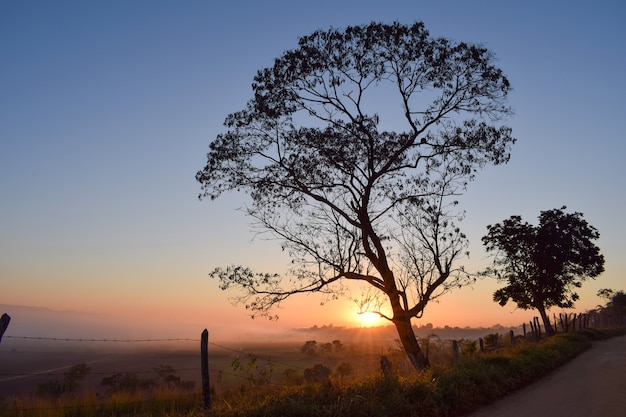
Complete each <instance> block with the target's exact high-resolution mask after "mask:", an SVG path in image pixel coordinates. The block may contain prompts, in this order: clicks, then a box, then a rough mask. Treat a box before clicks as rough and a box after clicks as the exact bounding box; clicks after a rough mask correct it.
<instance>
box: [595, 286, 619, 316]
mask: <svg viewBox="0 0 626 417" xmlns="http://www.w3.org/2000/svg"><path fill="white" fill-rule="evenodd" d="M598 296H600V297H602V298H606V300H607V303H606V306H604V307H603V308H602V311H603V312H605V313H608V314H614V315H620V316H623V315H626V293H625V292H624V291H623V290H620V291H614V290H611V289H602V290H599V291H598Z"/></svg>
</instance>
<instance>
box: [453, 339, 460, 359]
mask: <svg viewBox="0 0 626 417" xmlns="http://www.w3.org/2000/svg"><path fill="white" fill-rule="evenodd" d="M452 358H453V360H454V362H458V361H459V342H458V341H456V340H453V341H452Z"/></svg>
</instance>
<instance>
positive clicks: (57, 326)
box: [0, 304, 521, 350]
mask: <svg viewBox="0 0 626 417" xmlns="http://www.w3.org/2000/svg"><path fill="white" fill-rule="evenodd" d="M0 313H7V314H8V315H9V316H11V322H10V324H9V327H8V329H7V331H6V333H5V336H4V338H3V339H2V342H1V343H0V350H7V349H9V348H11V347H12V346H17V345H24V344H28V345H33V344H34V345H41V342H42V340H36V339H37V338H42V339H95V340H103V339H104V340H109V339H110V340H116V339H117V340H120V339H129V340H136V339H140V340H141V339H191V340H187V342H189V341H191V342H193V341H195V340H199V338H200V334H201V332H202V330H203V329H204V328H206V329H208V331H209V337H210V340H211V341H212V342H218V343H232V344H234V345H237V346H239V345H247V344H258V343H263V342H268V343H270V342H289V341H293V342H294V343H298V342H300V341H302V342H304V341H306V340H315V339H317V340H321V341H332V340H335V339H339V340H342V341H347V342H350V341H357V342H358V341H361V340H363V339H364V338H365V339H370V338H371V339H376V340H378V341H380V342H382V343H393V342H394V340H395V339H397V337H398V336H397V331H396V329H395V328H394V327H393V326H392V325H391V324H385V325H381V326H375V327H344V326H334V325H332V324H322V323H320V324H319V325H315V326H311V327H305V328H282V329H280V330H276V329H275V328H274V329H273V330H272V329H271V328H270V330H268V327H266V326H263V325H262V324H263V323H264V322H263V321H262V320H250V322H249V325H244V326H242V325H237V326H228V325H225V324H219V325H215V326H213V325H211V320H207V321H206V322H205V323H204V324H201V323H200V322H198V323H175V322H171V323H162V322H157V321H154V322H150V321H145V320H133V318H132V317H128V318H127V319H125V320H119V319H113V318H111V317H107V316H105V315H99V314H86V313H83V312H76V311H56V310H51V309H47V308H42V307H29V306H14V305H7V304H0ZM220 322H221V320H220ZM520 325H521V323H520ZM414 327H415V330H416V334H417V335H418V337H420V338H425V337H428V336H432V335H435V336H437V337H439V338H441V339H478V338H479V337H483V336H485V335H486V334H490V333H495V332H499V333H505V332H508V331H509V330H514V331H515V332H516V334H519V332H521V328H520V327H519V326H518V327H505V326H500V325H495V326H492V327H488V328H487V327H479V328H470V327H463V328H461V327H450V326H444V327H441V328H440V327H433V326H432V324H430V323H428V322H426V321H424V322H423V323H421V322H414ZM50 342H51V343H54V342H55V341H50ZM60 342H62V340H61V341H56V343H60ZM183 342H185V340H183ZM187 345H189V343H187ZM193 347H194V349H195V345H194V346H193Z"/></svg>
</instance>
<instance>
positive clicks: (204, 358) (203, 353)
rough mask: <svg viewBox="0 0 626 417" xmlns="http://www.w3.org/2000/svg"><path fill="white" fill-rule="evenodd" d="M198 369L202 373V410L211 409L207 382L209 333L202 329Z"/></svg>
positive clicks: (208, 383)
mask: <svg viewBox="0 0 626 417" xmlns="http://www.w3.org/2000/svg"><path fill="white" fill-rule="evenodd" d="M200 365H201V366H200V367H201V372H202V401H203V403H204V408H205V409H207V410H208V409H209V408H211V387H210V381H209V331H208V330H207V329H204V331H203V332H202V337H201V338H200Z"/></svg>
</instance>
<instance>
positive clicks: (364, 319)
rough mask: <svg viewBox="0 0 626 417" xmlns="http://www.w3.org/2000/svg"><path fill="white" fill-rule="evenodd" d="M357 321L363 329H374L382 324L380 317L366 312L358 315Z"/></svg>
mask: <svg viewBox="0 0 626 417" xmlns="http://www.w3.org/2000/svg"><path fill="white" fill-rule="evenodd" d="M356 319H357V321H358V322H359V324H360V325H361V327H373V326H377V325H379V324H380V320H381V318H380V316H379V315H378V314H375V313H370V312H365V313H357V315H356Z"/></svg>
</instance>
